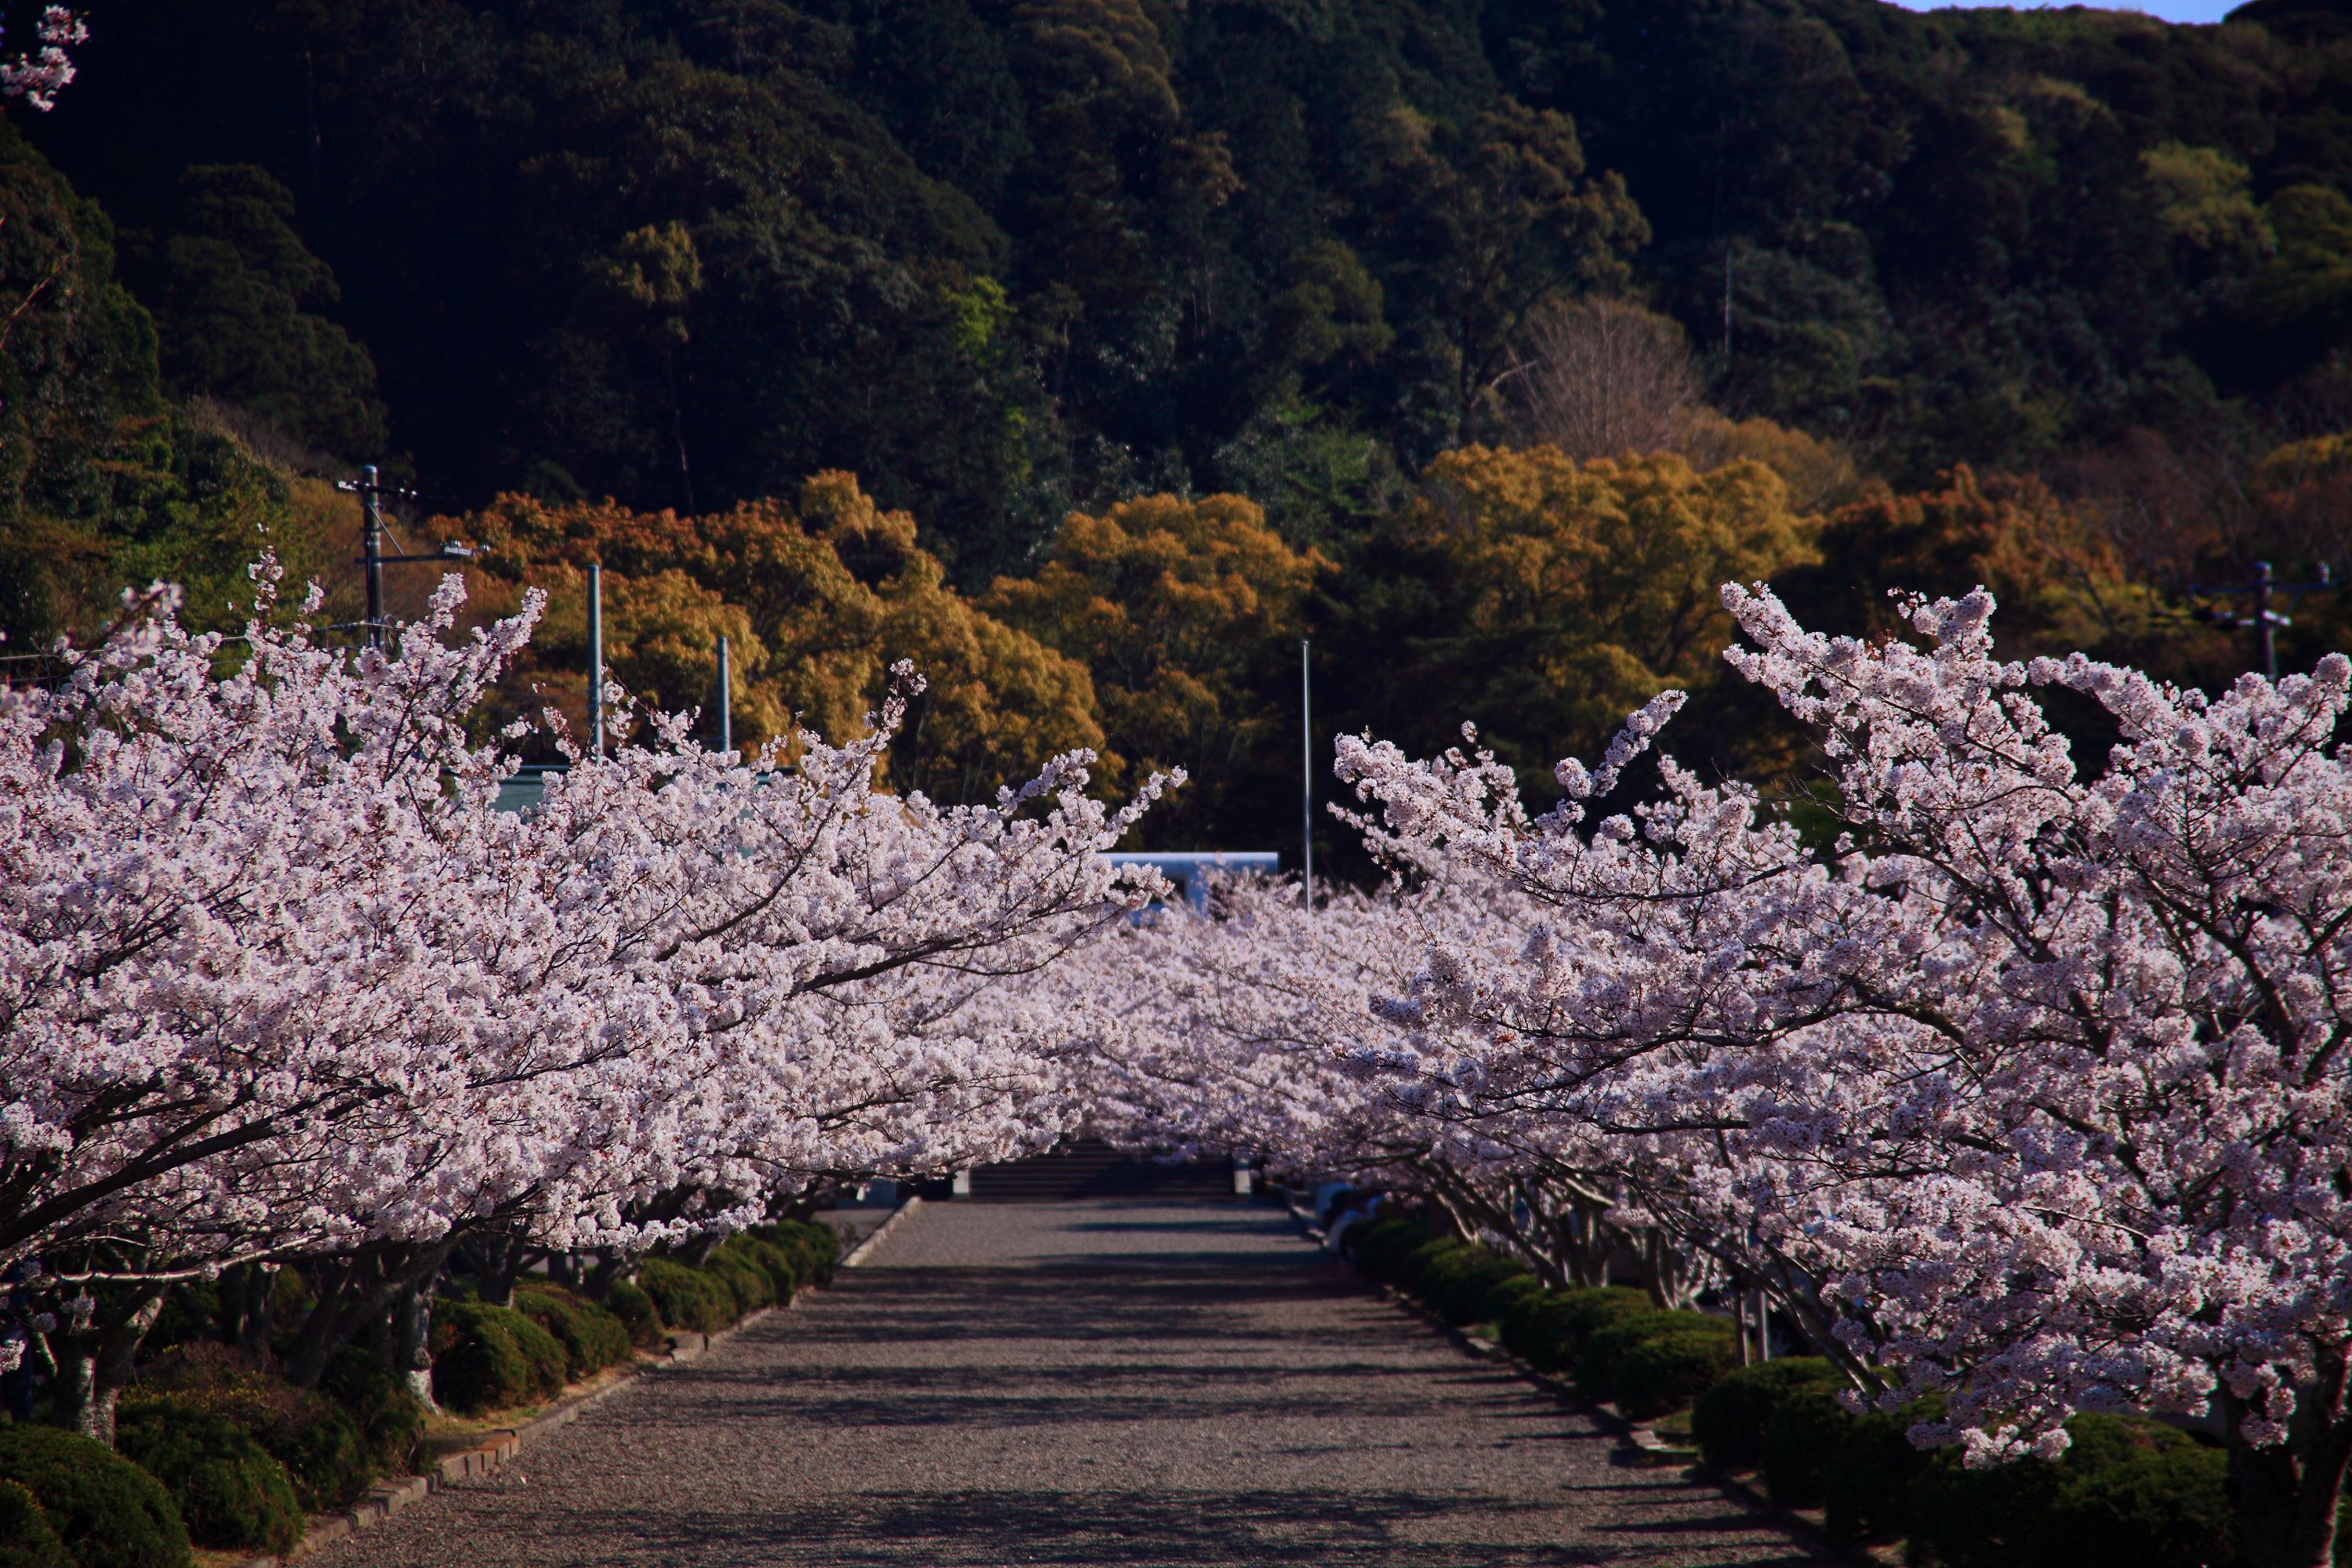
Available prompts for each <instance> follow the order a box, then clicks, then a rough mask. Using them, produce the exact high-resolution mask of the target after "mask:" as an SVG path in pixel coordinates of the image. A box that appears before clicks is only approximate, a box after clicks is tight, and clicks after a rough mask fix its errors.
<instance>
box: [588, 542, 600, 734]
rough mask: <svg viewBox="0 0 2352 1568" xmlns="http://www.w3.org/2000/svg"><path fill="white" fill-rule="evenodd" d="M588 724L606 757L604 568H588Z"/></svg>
mask: <svg viewBox="0 0 2352 1568" xmlns="http://www.w3.org/2000/svg"><path fill="white" fill-rule="evenodd" d="M588 727H589V731H590V732H591V733H592V734H593V736H594V737H595V746H596V758H597V760H598V761H599V762H602V761H603V760H604V567H602V566H591V567H590V568H588Z"/></svg>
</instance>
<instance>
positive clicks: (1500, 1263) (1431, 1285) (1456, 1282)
mask: <svg viewBox="0 0 2352 1568" xmlns="http://www.w3.org/2000/svg"><path fill="white" fill-rule="evenodd" d="M1523 1278H1530V1276H1528V1268H1527V1265H1525V1264H1523V1263H1521V1262H1519V1261H1517V1259H1516V1258H1506V1257H1504V1256H1503V1255H1502V1254H1501V1253H1499V1252H1493V1251H1490V1250H1488V1249H1487V1248H1486V1247H1478V1246H1475V1245H1465V1246H1462V1247H1454V1248H1451V1249H1449V1250H1447V1251H1445V1252H1443V1253H1441V1254H1439V1255H1438V1256H1437V1257H1436V1258H1433V1260H1432V1261H1431V1264H1430V1266H1429V1267H1428V1268H1424V1269H1423V1271H1422V1275H1421V1278H1420V1279H1419V1280H1418V1281H1417V1282H1416V1294H1418V1295H1419V1296H1420V1297H1421V1299H1422V1300H1423V1303H1424V1304H1426V1305H1427V1306H1428V1308H1429V1310H1431V1311H1433V1312H1435V1313H1436V1314H1437V1315H1438V1316H1439V1317H1441V1318H1443V1319H1444V1320H1445V1321H1447V1322H1449V1323H1452V1324H1453V1325H1454V1326H1455V1327H1456V1328H1460V1327H1462V1326H1464V1325H1465V1324H1468V1323H1475V1322H1476V1321H1478V1310H1479V1308H1481V1307H1482V1306H1484V1305H1485V1304H1486V1295H1487V1293H1488V1292H1489V1291H1491V1290H1493V1289H1495V1287H1496V1286H1497V1285H1500V1284H1502V1283H1503V1282H1504V1281H1505V1280H1507V1279H1523Z"/></svg>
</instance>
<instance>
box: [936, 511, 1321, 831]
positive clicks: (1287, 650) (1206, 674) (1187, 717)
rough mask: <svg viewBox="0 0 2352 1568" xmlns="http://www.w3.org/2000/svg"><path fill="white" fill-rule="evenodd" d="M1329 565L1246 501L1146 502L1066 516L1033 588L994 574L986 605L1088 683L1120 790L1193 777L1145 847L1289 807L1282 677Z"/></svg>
mask: <svg viewBox="0 0 2352 1568" xmlns="http://www.w3.org/2000/svg"><path fill="white" fill-rule="evenodd" d="M1329 564H1330V563H1328V562H1327V561H1326V560H1325V559H1324V558H1323V557H1322V556H1320V555H1318V553H1316V552H1314V551H1313V550H1311V549H1310V550H1307V551H1303V552H1302V551H1297V550H1293V549H1292V548H1291V547H1290V546H1289V545H1287V544H1286V543H1285V542H1283V541H1282V539H1281V537H1280V536H1279V535H1278V534H1276V532H1275V531H1273V530H1272V529H1271V528H1269V527H1267V526H1266V521H1265V512H1264V511H1263V510H1261V509H1260V508H1259V507H1258V505H1257V503H1256V502H1255V501H1252V500H1247V499H1245V498H1244V497H1241V496H1210V497H1207V498H1205V499H1202V500H1183V499H1180V498H1178V497H1175V496H1165V495H1161V496H1147V497H1143V498H1140V499H1139V500H1130V501H1124V502H1121V503H1120V504H1119V505H1118V506H1115V507H1112V508H1111V509H1110V510H1108V511H1106V512H1104V513H1102V514H1101V515H1100V516H1087V515H1086V514H1084V513H1076V514H1073V515H1072V516H1071V517H1070V518H1069V519H1068V520H1067V521H1066V522H1064V523H1063V525H1062V530H1061V532H1060V534H1059V535H1058V536H1057V537H1056V538H1055V542H1054V551H1053V554H1052V556H1051V558H1050V559H1048V560H1047V561H1046V563H1045V566H1044V567H1043V568H1042V569H1041V570H1040V571H1039V572H1038V573H1037V574H1036V575H1035V576H1034V577H1032V578H1007V577H1000V578H998V579H997V580H996V584H995V585H994V586H993V587H992V589H991V590H990V591H989V593H988V595H987V596H986V597H985V598H984V599H983V600H982V605H983V607H984V608H985V609H986V610H987V611H989V612H990V613H991V614H993V615H995V616H1001V617H1003V620H1005V621H1006V622H1007V623H1009V624H1011V625H1012V626H1017V627H1019V628H1021V629H1022V630H1023V631H1025V632H1027V633H1029V634H1031V635H1033V636H1034V637H1036V638H1037V639H1038V640H1039V641H1041V642H1043V643H1045V645H1046V646H1047V647H1052V648H1055V649H1057V650H1058V651H1060V652H1061V653H1063V654H1065V655H1067V656H1068V657H1070V658H1074V659H1076V660H1079V661H1080V662H1082V663H1083V664H1084V665H1085V666H1086V667H1087V668H1088V669H1090V670H1091V671H1092V672H1093V675H1094V682H1095V693H1096V697H1097V701H1098V703H1099V712H1100V714H1101V717H1102V724H1103V730H1104V732H1105V734H1106V735H1107V737H1108V745H1109V748H1110V750H1111V751H1113V752H1117V753H1118V755H1119V756H1120V757H1121V758H1122V759H1123V761H1124V763H1125V764H1126V773H1127V776H1128V777H1129V779H1138V778H1141V777H1144V776H1146V775H1148V774H1149V773H1150V772H1152V771H1153V770H1156V769H1166V768H1168V767H1171V766H1175V765H1181V766H1183V767H1186V768H1188V769H1190V770H1191V771H1192V783H1191V784H1188V785H1187V786H1186V788H1185V789H1184V790H1183V791H1182V792H1181V794H1180V795H1178V796H1177V797H1176V798H1175V799H1174V800H1173V801H1172V802H1171V805H1170V806H1169V807H1167V808H1165V809H1162V810H1155V811H1154V812H1153V814H1152V818H1151V827H1152V830H1153V832H1154V835H1155V839H1156V841H1159V842H1168V843H1173V842H1179V841H1181V842H1187V843H1190V842H1192V841H1193V840H1194V839H1195V838H1197V837H1198V835H1199V834H1200V832H1201V831H1202V824H1203V823H1208V822H1220V823H1234V822H1243V821H1247V822H1260V821H1267V820H1274V821H1279V820H1281V819H1282V818H1281V816H1280V815H1279V814H1278V813H1277V814H1276V815H1274V816H1271V817H1270V818H1269V814H1268V812H1267V810H1266V809H1265V807H1266V806H1267V805H1268V804H1269V802H1270V801H1271V800H1274V799H1279V798H1287V799H1290V800H1296V799H1297V795H1296V793H1295V792H1296V789H1297V784H1296V777H1297V774H1296V771H1295V770H1296V763H1295V758H1296V755H1297V753H1296V752H1295V751H1294V750H1292V749H1291V748H1292V747H1293V745H1294V744H1295V742H1294V741H1293V740H1292V737H1294V736H1295V735H1296V734H1297V722H1298V717H1297V706H1296V703H1295V700H1294V699H1290V698H1289V695H1288V694H1289V692H1290V691H1291V690H1292V689H1295V688H1294V686H1293V685H1292V684H1290V683H1288V682H1286V681H1284V680H1283V679H1280V678H1279V671H1281V670H1283V669H1286V668H1296V663H1295V661H1296V659H1297V639H1298V637H1299V636H1300V635H1301V632H1302V630H1303V628H1304V626H1305V620H1304V608H1305V604H1306V600H1307V594H1308V592H1309V590H1310V589H1311V588H1313V586H1314V585H1315V583H1316V580H1317V578H1318V575H1320V574H1322V573H1324V572H1325V571H1326V570H1328V567H1329ZM1286 661H1288V662H1286ZM1285 791H1288V792H1292V793H1289V794H1288V795H1284V794H1283V792H1285ZM1290 809H1291V810H1293V811H1295V810H1296V807H1295V806H1294V807H1292V808H1290ZM1217 847H1225V848H1249V847H1258V846H1256V845H1255V844H1242V843H1222V844H1220V845H1219V846H1217Z"/></svg>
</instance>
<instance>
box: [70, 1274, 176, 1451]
mask: <svg viewBox="0 0 2352 1568" xmlns="http://www.w3.org/2000/svg"><path fill="white" fill-rule="evenodd" d="M110 1294H111V1295H112V1296H113V1299H112V1300H109V1301H107V1302H105V1303H103V1304H101V1305H100V1308H99V1310H98V1311H97V1313H96V1314H95V1315H94V1316H93V1318H92V1319H91V1321H90V1322H89V1324H88V1325H87V1326H85V1327H79V1328H72V1329H64V1330H60V1331H58V1334H57V1336H56V1338H55V1339H54V1340H53V1341H52V1344H53V1347H54V1349H55V1352H56V1355H57V1358H58V1379H57V1395H56V1420H57V1423H58V1426H65V1427H68V1428H70V1429H71V1430H73V1431H76V1432H79V1433H80V1434H81V1435H82V1436H85V1437H95V1438H97V1439H98V1440H99V1441H100V1442H101V1443H103V1444H105V1445H106V1446H107V1447H110V1448H111V1447H114V1397H115V1395H116V1394H119V1393H121V1390H122V1385H123V1384H127V1383H129V1382H130V1381H131V1367H132V1365H133V1364H134V1363H135V1362H136V1361H137V1359H138V1356H139V1344H140V1342H141V1341H142V1340H144V1339H145V1338H146V1337H147V1331H148V1330H149V1329H151V1328H152V1327H154V1325H155V1319H156V1316H157V1315H158V1314H159V1313H161V1312H162V1311H163V1287H161V1286H139V1287H135V1288H131V1289H121V1290H120V1291H118V1292H113V1293H110Z"/></svg>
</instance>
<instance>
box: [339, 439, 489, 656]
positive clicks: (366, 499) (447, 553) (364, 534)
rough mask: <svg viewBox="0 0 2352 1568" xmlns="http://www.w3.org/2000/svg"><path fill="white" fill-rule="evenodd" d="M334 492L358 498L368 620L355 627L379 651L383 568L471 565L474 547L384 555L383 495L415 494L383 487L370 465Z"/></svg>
mask: <svg viewBox="0 0 2352 1568" xmlns="http://www.w3.org/2000/svg"><path fill="white" fill-rule="evenodd" d="M335 488H336V489H339V490H341V491H342V492H343V493H344V494H346V495H355V496H357V497H359V498H360V553H359V559H358V562H357V564H359V565H361V566H362V567H364V568H366V571H367V619H365V620H363V621H361V622H359V623H358V629H360V630H362V631H364V632H365V633H366V634H367V646H368V647H373V648H380V647H383V629H384V620H383V569H384V568H385V567H386V566H398V565H403V564H405V563H409V562H415V561H471V560H472V559H473V558H474V554H475V551H474V547H473V546H472V545H470V544H460V543H458V542H457V541H456V540H454V539H453V540H451V541H449V542H447V543H446V544H444V545H442V546H441V548H439V549H438V550H432V551H427V552H424V553H423V554H411V553H409V552H402V553H400V554H398V555H386V554H385V553H384V552H383V497H384V492H385V491H386V490H390V491H392V493H393V494H394V495H404V496H409V497H412V498H413V497H414V496H415V494H416V492H415V490H404V489H396V488H394V487H393V486H391V485H387V484H385V483H384V482H383V476H382V475H380V474H379V473H377V471H376V467H375V465H374V464H373V463H369V464H367V465H365V466H364V467H362V468H361V469H360V477H359V478H358V479H338V480H337V481H336V482H335ZM331 629H334V630H351V629H352V623H350V622H345V623H343V625H342V626H339V627H334V628H331Z"/></svg>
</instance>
